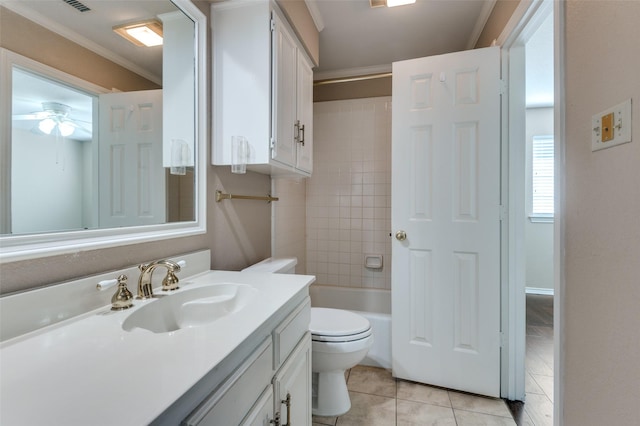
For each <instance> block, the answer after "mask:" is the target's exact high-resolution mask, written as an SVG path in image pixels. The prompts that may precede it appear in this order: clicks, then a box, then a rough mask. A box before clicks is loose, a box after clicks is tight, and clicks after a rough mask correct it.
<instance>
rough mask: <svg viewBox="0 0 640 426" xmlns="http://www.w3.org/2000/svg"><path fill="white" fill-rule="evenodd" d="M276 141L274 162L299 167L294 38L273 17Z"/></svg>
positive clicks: (279, 21) (283, 25)
mask: <svg viewBox="0 0 640 426" xmlns="http://www.w3.org/2000/svg"><path fill="white" fill-rule="evenodd" d="M273 20H274V29H273V35H272V37H273V67H274V69H273V117H272V121H273V137H274V139H275V140H274V143H273V148H272V152H271V158H272V159H274V160H276V161H278V162H280V163H283V164H286V165H289V166H295V164H296V142H295V140H294V137H295V136H297V131H295V126H296V61H297V57H296V54H297V46H296V41H295V38H294V37H293V35H292V34H291V33H290V32H289V29H288V28H287V27H286V26H285V24H284V22H283V21H282V20H281V19H280V17H279V16H278V15H277V14H275V13H274V14H273Z"/></svg>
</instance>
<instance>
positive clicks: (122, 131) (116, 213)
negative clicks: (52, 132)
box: [99, 89, 166, 228]
mask: <svg viewBox="0 0 640 426" xmlns="http://www.w3.org/2000/svg"><path fill="white" fill-rule="evenodd" d="M99 102H100V105H99V110H100V140H99V143H100V166H99V169H100V170H99V176H100V178H99V182H100V187H99V193H100V197H99V200H100V202H99V203H100V208H99V211H100V219H99V221H100V227H102V228H104V227H114V228H115V227H120V226H134V225H154V224H159V223H165V221H166V189H165V188H166V184H165V180H166V179H165V169H164V168H163V167H162V90H161V89H158V90H144V91H138V92H118V93H108V94H104V95H100V99H99Z"/></svg>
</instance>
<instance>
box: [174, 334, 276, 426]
mask: <svg viewBox="0 0 640 426" xmlns="http://www.w3.org/2000/svg"><path fill="white" fill-rule="evenodd" d="M272 355H273V349H272V344H271V339H265V341H264V342H262V344H261V345H260V346H259V347H258V349H256V351H255V352H254V353H253V354H252V355H251V356H250V357H249V358H248V359H247V360H246V361H245V362H244V363H243V364H242V365H241V366H240V367H239V368H238V369H237V370H236V371H235V372H234V373H233V374H232V375H231V377H229V378H228V379H227V380H226V381H225V382H224V383H223V384H222V386H221V387H220V388H218V389H217V390H216V391H215V392H214V393H213V394H212V395H211V396H209V397H208V398H207V399H205V400H204V402H203V403H202V404H200V406H199V407H198V408H196V409H195V411H193V413H191V415H190V416H189V417H187V418H186V419H185V420H184V421H183V422H182V424H183V425H185V426H196V425H197V426H204V425H237V424H240V422H241V421H242V419H243V417H244V416H245V415H246V414H247V413H248V412H249V410H251V408H252V407H253V405H254V404H255V402H256V401H257V400H258V398H260V396H261V393H262V391H263V390H264V388H265V384H268V383H270V382H271V377H272V376H273V370H272V369H271V366H272Z"/></svg>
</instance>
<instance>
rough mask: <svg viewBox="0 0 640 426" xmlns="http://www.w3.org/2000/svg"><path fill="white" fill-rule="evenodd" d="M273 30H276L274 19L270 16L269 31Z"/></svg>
mask: <svg viewBox="0 0 640 426" xmlns="http://www.w3.org/2000/svg"><path fill="white" fill-rule="evenodd" d="M263 28H264V27H263ZM275 30H276V20H275V19H273V18H271V32H273V31H275Z"/></svg>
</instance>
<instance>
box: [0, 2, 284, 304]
mask: <svg viewBox="0 0 640 426" xmlns="http://www.w3.org/2000/svg"><path fill="white" fill-rule="evenodd" d="M196 4H197V5H198V7H199V8H200V9H201V10H202V12H203V13H204V14H205V15H207V16H208V15H209V3H206V2H197V3H196ZM0 9H2V8H0ZM6 12H7V10H6V9H2V12H1V13H2V17H0V24H1V26H0V28H2V33H0V36H2V42H1V43H2V44H3V45H4V43H5V41H6V39H5V37H4V36H5V28H8V25H7V26H5V25H6V22H7V19H10V17H9V15H8V14H6ZM11 19H13V18H11ZM208 27H209V26H208V25H207V28H208ZM209 39H210V38H209ZM36 46H38V44H36ZM38 51H39V49H38ZM42 54H48V53H46V52H42ZM50 56H53V57H54V56H55V55H53V54H51V55H50ZM206 63H207V64H209V61H206ZM83 67H87V64H86V63H83ZM76 68H78V70H79V69H80V68H82V67H78V66H77V62H76V67H75V68H74V69H76ZM72 71H73V70H72ZM209 72H210V70H209ZM210 127H211V126H210V125H209V126H207V128H208V129H210ZM207 140H210V138H209V137H207ZM203 155H205V157H206V158H207V159H209V158H210V148H209V146H208V144H207V149H206V152H204V153H203ZM207 163H208V161H207ZM216 189H222V190H224V191H226V192H232V193H233V192H235V193H242V194H244V193H247V194H254V193H257V194H263V193H268V192H269V191H270V179H269V176H266V175H261V174H257V173H251V172H248V173H247V174H246V175H232V174H231V173H230V170H229V167H213V166H210V165H208V166H207V192H208V196H207V200H206V203H207V233H206V234H204V235H199V236H194V237H185V238H176V239H172V240H164V241H159V242H154V243H145V244H136V245H126V246H121V247H116V248H110V249H103V250H91V251H79V252H76V253H73V254H69V255H62V256H52V257H47V258H42V259H35V260H27V261H21V262H11V263H6V264H3V265H2V266H1V267H0V294H6V293H10V292H15V291H20V290H25V289H29V288H33V287H39V286H44V285H48V284H55V283H58V282H62V281H66V280H71V279H73V278H77V277H82V276H88V275H93V274H97V273H100V272H104V271H109V270H114V269H120V268H123V267H126V266H130V265H134V264H137V263H141V262H146V261H149V260H154V259H159V258H163V257H168V256H172V255H175V254H180V253H188V252H192V251H196V250H201V249H207V248H208V249H211V258H212V259H211V267H212V268H213V269H230V270H233V269H240V268H242V267H244V266H247V265H249V264H251V263H254V262H257V261H259V260H261V259H263V258H265V257H268V256H270V253H271V207H270V205H269V204H267V203H260V202H254V201H244V204H241V203H243V201H228V200H227V201H223V202H222V203H216V201H215V190H216Z"/></svg>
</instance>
